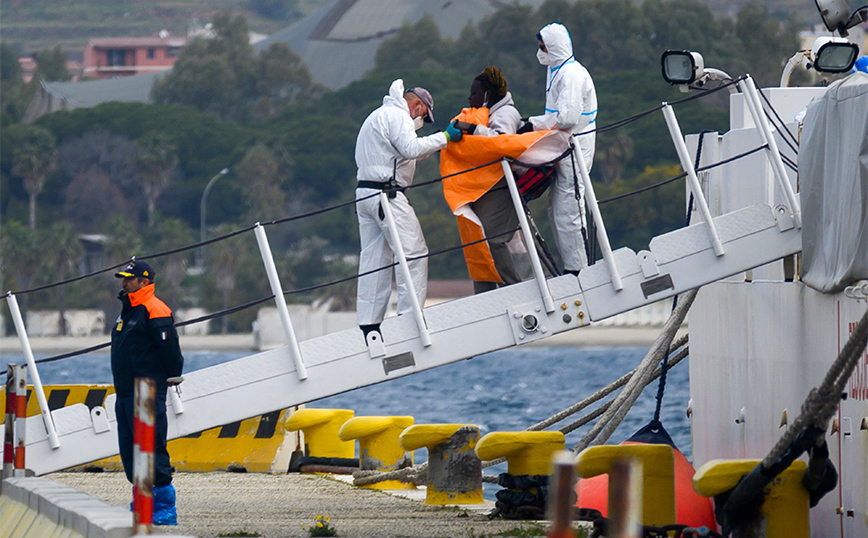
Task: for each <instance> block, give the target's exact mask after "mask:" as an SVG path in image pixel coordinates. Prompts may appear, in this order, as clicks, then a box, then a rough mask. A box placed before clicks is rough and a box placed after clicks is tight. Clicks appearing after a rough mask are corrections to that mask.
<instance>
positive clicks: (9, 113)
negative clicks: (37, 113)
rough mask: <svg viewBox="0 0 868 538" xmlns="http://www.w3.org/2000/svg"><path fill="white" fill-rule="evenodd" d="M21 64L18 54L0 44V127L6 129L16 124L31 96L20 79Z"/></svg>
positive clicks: (3, 43)
mask: <svg viewBox="0 0 868 538" xmlns="http://www.w3.org/2000/svg"><path fill="white" fill-rule="evenodd" d="M21 76H22V73H21V64H19V63H18V52H16V50H15V49H14V48H13V47H12V46H11V45H9V44H8V43H6V42H5V41H3V42H0V126H2V127H6V126H8V125H11V124H13V123H16V122H18V121H19V120H20V119H21V116H23V115H24V111H25V110H26V109H27V104H28V101H29V99H30V96H31V95H32V93H33V92H32V90H31V89H30V87H29V86H27V85H26V84H24V80H23V79H22V78H21Z"/></svg>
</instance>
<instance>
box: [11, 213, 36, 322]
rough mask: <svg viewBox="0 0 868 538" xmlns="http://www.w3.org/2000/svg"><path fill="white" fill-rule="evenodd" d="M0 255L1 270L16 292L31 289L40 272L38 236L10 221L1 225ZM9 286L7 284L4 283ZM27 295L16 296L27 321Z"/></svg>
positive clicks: (25, 227)
mask: <svg viewBox="0 0 868 538" xmlns="http://www.w3.org/2000/svg"><path fill="white" fill-rule="evenodd" d="M0 253H2V259H3V269H4V270H5V271H8V274H11V275H12V278H13V279H14V286H15V288H16V289H18V290H24V289H28V288H31V287H32V286H33V284H34V278H35V277H36V275H38V274H39V273H40V272H41V271H40V270H39V269H40V263H41V262H42V261H43V256H42V245H41V244H40V241H39V237H38V234H37V233H36V231H35V230H32V229H30V228H28V227H27V226H25V225H24V224H22V223H20V222H18V221H14V220H10V221H7V222H5V223H4V224H3V235H2V236H0ZM6 284H7V285H9V283H8V282H7V283H6ZM27 297H28V296H27V295H26V294H25V295H20V294H19V296H18V304H19V308H20V310H21V316H22V317H23V318H24V319H25V320H26V319H27V303H28V301H27Z"/></svg>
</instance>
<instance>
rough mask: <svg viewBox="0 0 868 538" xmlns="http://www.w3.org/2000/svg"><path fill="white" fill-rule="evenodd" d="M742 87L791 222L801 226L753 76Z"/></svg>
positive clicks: (792, 193)
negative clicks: (788, 209)
mask: <svg viewBox="0 0 868 538" xmlns="http://www.w3.org/2000/svg"><path fill="white" fill-rule="evenodd" d="M744 89H745V92H744V96H745V99H747V100H750V101H751V102H752V103H753V106H751V107H748V108H749V110H750V113H751V116H753V122H754V124H755V125H756V128H757V130H759V131H760V132H761V133H762V135H763V137H764V138H765V142H766V144H768V147H767V148H766V155H767V156H768V158H769V162H770V163H771V165H772V170H773V171H774V174H775V177H776V178H777V180H778V185H780V186H781V189H782V190H783V191H784V196H785V197H786V198H787V204H789V206H790V209H791V211H792V215H793V223H794V224H795V225H796V227H798V228H801V227H802V210H801V207H799V201H798V200H797V199H796V192H795V190H794V189H793V186H792V184H790V178H789V177H788V176H787V171H786V170H785V169H784V161H783V159H781V152H780V151H779V150H778V143H777V141H776V140H775V136H774V133H773V132H772V129H771V127H770V126H769V122H768V119H767V118H766V115H765V113H764V112H763V110H764V109H763V106H762V103H761V102H760V97H759V92H758V91H757V89H756V84H754V81H753V78H751V77H747V78H746V79H745V80H744Z"/></svg>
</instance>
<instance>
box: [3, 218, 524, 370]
mask: <svg viewBox="0 0 868 538" xmlns="http://www.w3.org/2000/svg"><path fill="white" fill-rule="evenodd" d="M520 229H521V228H514V229H512V230H508V231H506V232H502V233H499V234H497V235H492V236H490V237H483V238H482V239H477V240H476V241H471V242H469V243H462V244H460V245H456V246H452V247H447V248H445V249H441V250H438V251H435V252H429V253H428V254H425V255H423V256H415V257H411V258H407V261H415V260H421V259H424V258H430V257H431V256H437V255H440V254H445V253H447V252H451V251H454V250H458V249H463V248H464V247H469V246H473V245H476V244H478V243H482V242H484V241H488V240H490V239H495V238H497V237H501V236H504V235H509V234H514V233H515V232H517V231H519V230H520ZM397 265H398V262H395V263H392V264H389V265H384V266H382V267H378V268H376V269H372V270H370V271H366V272H364V273H358V274H353V275H350V276H348V277H344V278H341V279H338V280H333V281H331V282H326V283H323V284H317V285H313V286H307V287H305V288H298V289H294V290H288V291H284V292H283V294H284V295H294V294H296V293H304V292H308V291H313V290H317V289H320V288H325V287H328V286H333V285H335V284H341V283H343V282H347V281H350V280H355V279H357V278H359V277H361V276H366V275H370V274H373V273H376V272H379V271H383V270H385V269H391V268H393V267H395V266H397ZM271 299H274V295H269V296H268V297H262V298H260V299H257V300H255V301H251V302H249V303H244V304H242V305H238V306H234V307H232V308H228V309H226V310H221V311H220V312H214V313H212V314H208V315H205V316H202V317H198V318H194V319H188V320H185V321H181V322H178V323H175V327H183V326H185V325H192V324H194V323H200V322H203V321H210V320H212V319H217V318H220V317H223V316H228V315H229V314H234V313H235V312H240V311H241V310H246V309H248V308H251V307H253V306H256V305H258V304H261V303H264V302H266V301H270V300H271ZM110 345H111V342H105V343H102V344H98V345H96V346H92V347H89V348H85V349H80V350H77V351H70V352H68V353H63V354H61V355H54V356H52V357H46V358H44V359H39V360H36V361H34V362H35V363H36V364H44V363H48V362H55V361H59V360H61V359H69V358H72V357H77V356H79V355H85V354H87V353H91V352H93V351H98V350H100V349H104V348H106V347H109V346H110ZM0 374H3V372H0Z"/></svg>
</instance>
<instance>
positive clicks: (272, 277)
mask: <svg viewBox="0 0 868 538" xmlns="http://www.w3.org/2000/svg"><path fill="white" fill-rule="evenodd" d="M253 232H254V233H255V235H256V242H257V243H258V244H259V254H260V255H261V256H262V263H263V264H264V265H265V274H266V275H268V283H269V284H271V293H273V294H274V303H275V304H276V305H277V313H278V314H279V315H280V322H281V323H282V324H283V331H284V332H285V333H286V341H287V345H288V347H289V354H290V356H291V357H292V362H293V363H294V364H295V370H296V372H297V373H298V378H299V379H300V380H302V381H303V380H305V379H307V368H305V367H304V361H303V360H302V358H301V349H300V348H299V347H298V340H297V339H296V338H295V331H294V330H293V328H292V320H290V319H289V309H288V308H286V297H284V296H283V288H281V287H280V277H278V276H277V266H275V265H274V257H273V256H272V254H271V247H270V246H268V237H267V236H266V235H265V228H263V227H262V225H261V224H259V223H258V222H257V223H256V226H255V227H254V228H253Z"/></svg>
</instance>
